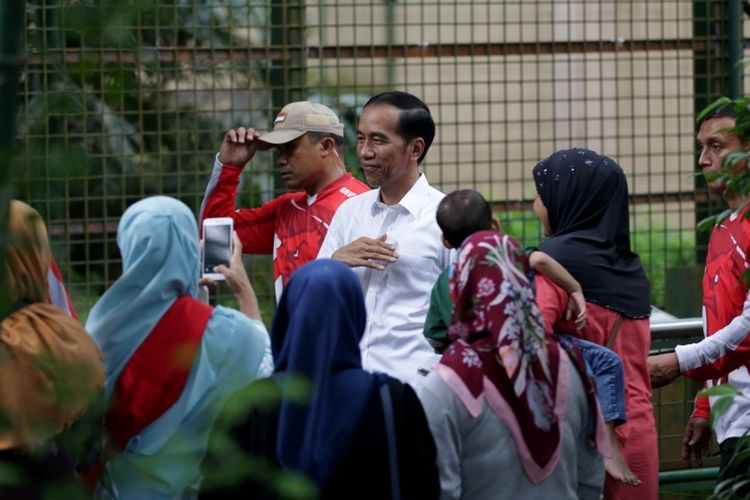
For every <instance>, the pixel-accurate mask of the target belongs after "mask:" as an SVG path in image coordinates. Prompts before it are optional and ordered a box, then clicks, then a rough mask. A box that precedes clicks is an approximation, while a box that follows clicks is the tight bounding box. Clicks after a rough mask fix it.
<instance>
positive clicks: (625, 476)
mask: <svg viewBox="0 0 750 500" xmlns="http://www.w3.org/2000/svg"><path fill="white" fill-rule="evenodd" d="M572 341H573V343H574V344H575V345H577V346H578V348H579V349H580V350H581V352H582V353H583V358H584V359H585V360H586V364H588V365H589V368H590V370H591V372H592V373H593V374H594V377H593V378H594V383H595V384H596V392H597V397H598V399H599V405H600V407H601V409H602V417H603V418H604V421H605V422H606V424H607V435H608V436H609V444H610V446H611V447H612V456H611V457H609V458H605V459H604V468H605V469H606V470H607V473H608V474H609V475H610V476H612V477H613V478H615V479H616V480H618V481H622V482H624V483H627V484H632V485H636V484H640V482H641V481H640V480H639V479H638V477H637V476H636V475H635V474H634V473H633V471H631V470H630V467H628V464H627V462H626V461H625V457H623V456H622V453H621V452H620V448H619V447H618V446H617V437H616V436H615V426H616V425H619V424H621V423H623V422H624V421H625V374H624V372H623V369H622V361H621V360H620V357H619V356H618V355H617V354H615V353H614V352H612V351H610V350H609V349H607V348H606V347H602V346H600V345H598V344H594V343H593V342H589V341H587V340H583V339H579V338H576V337H572Z"/></svg>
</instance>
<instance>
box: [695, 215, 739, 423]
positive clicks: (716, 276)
mask: <svg viewBox="0 0 750 500" xmlns="http://www.w3.org/2000/svg"><path fill="white" fill-rule="evenodd" d="M748 252H750V219H745V218H744V217H743V215H742V214H740V215H737V216H734V217H730V218H727V219H725V220H724V221H723V222H722V223H721V224H719V225H717V226H715V227H714V229H713V231H712V232H711V238H710V240H709V242H708V252H707V254H706V268H705V271H704V273H703V321H704V328H705V332H706V336H710V335H713V334H714V333H716V332H717V331H719V330H721V329H722V328H724V327H725V326H727V325H728V324H729V323H730V322H731V321H732V320H733V319H734V318H735V317H737V316H739V315H740V314H742V308H743V304H744V302H745V299H746V297H747V293H748V287H747V283H746V280H745V278H744V277H743V273H744V272H745V271H746V270H747V269H748V267H749V266H750V258H749V257H748ZM748 361H750V338H746V339H745V340H744V341H743V342H742V343H741V344H740V345H739V346H738V347H737V349H736V350H727V351H726V353H725V355H724V356H722V357H721V358H719V359H718V360H717V361H716V362H714V363H712V364H710V365H705V366H702V367H700V368H696V369H694V370H689V371H688V372H686V375H688V376H689V377H691V378H694V379H703V380H708V379H714V380H717V379H719V378H723V379H725V378H726V374H727V373H729V372H730V371H732V370H734V369H735V368H738V367H740V366H742V365H745V364H747V363H748ZM693 416H700V417H704V418H708V398H697V399H696V411H695V412H694V413H693Z"/></svg>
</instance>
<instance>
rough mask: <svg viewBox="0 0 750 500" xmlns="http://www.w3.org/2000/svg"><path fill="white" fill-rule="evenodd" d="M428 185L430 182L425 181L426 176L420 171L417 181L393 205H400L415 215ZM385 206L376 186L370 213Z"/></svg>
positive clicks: (376, 211) (425, 194)
mask: <svg viewBox="0 0 750 500" xmlns="http://www.w3.org/2000/svg"><path fill="white" fill-rule="evenodd" d="M429 187H430V184H429V183H428V182H427V177H426V176H425V175H424V174H423V173H422V172H420V173H419V177H418V178H417V182H415V183H414V184H413V185H412V186H411V188H410V189H409V191H407V192H406V194H405V195H404V196H403V198H401V201H399V202H398V203H397V204H396V205H394V206H396V207H402V208H403V209H405V210H406V211H407V212H409V213H410V214H412V215H417V214H418V213H419V210H420V208H422V204H423V203H424V201H425V199H426V196H427V191H428V189H429ZM387 206H388V205H386V204H385V203H383V202H382V201H380V188H378V190H377V194H376V196H375V203H373V204H372V214H373V215H374V214H376V213H378V212H380V211H381V210H384V209H385V208H387Z"/></svg>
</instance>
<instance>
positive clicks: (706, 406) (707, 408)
mask: <svg viewBox="0 0 750 500" xmlns="http://www.w3.org/2000/svg"><path fill="white" fill-rule="evenodd" d="M690 418H705V419H706V420H708V419H709V418H711V402H710V401H709V400H708V396H696V397H695V407H694V408H693V414H692V415H690Z"/></svg>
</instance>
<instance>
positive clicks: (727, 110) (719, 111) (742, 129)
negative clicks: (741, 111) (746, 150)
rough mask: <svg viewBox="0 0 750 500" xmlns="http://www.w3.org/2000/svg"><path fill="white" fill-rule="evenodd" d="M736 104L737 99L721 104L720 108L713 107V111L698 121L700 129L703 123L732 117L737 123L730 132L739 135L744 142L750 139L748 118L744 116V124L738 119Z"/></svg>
mask: <svg viewBox="0 0 750 500" xmlns="http://www.w3.org/2000/svg"><path fill="white" fill-rule="evenodd" d="M736 104H737V103H736V101H731V102H729V103H727V104H723V105H721V106H719V107H718V108H714V109H712V110H711V112H709V113H708V114H707V115H706V116H704V117H703V119H701V121H700V123H698V128H699V129H700V128H701V127H702V126H703V124H704V123H706V122H707V121H709V120H717V119H719V118H731V119H733V120H734V122H735V124H734V127H732V129H730V130H728V132H729V133H730V134H733V135H736V136H737V137H739V138H740V140H742V142H747V141H750V127H748V126H747V125H748V124H747V119H746V118H744V119H743V123H742V124H741V123H740V122H739V121H738V116H737V111H736V110H735V105H736Z"/></svg>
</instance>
